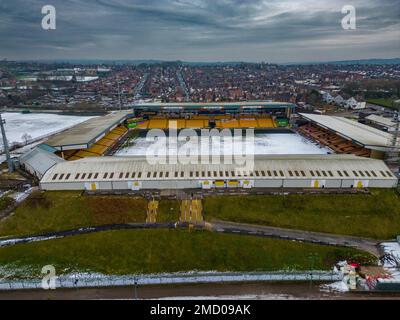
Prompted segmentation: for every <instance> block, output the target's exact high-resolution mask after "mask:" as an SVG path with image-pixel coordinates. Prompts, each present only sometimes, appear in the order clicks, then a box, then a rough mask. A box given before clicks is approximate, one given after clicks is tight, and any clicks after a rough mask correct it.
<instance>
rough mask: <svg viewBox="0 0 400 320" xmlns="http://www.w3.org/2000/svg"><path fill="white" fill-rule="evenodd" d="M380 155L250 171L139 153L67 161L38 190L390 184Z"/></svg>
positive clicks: (266, 163)
mask: <svg viewBox="0 0 400 320" xmlns="http://www.w3.org/2000/svg"><path fill="white" fill-rule="evenodd" d="M397 180H398V179H397V177H396V176H395V175H394V174H393V173H392V172H391V171H390V170H389V168H388V167H387V166H386V164H385V163H384V162H383V161H381V160H376V159H371V158H364V157H357V156H354V155H292V156H289V155H286V156H259V157H257V158H256V159H255V160H254V169H253V170H252V171H246V170H238V168H237V165H235V164H158V165H152V164H149V163H148V161H147V160H146V159H145V158H143V157H99V158H84V159H81V160H76V161H66V162H62V163H58V164H56V165H54V166H53V167H51V168H50V169H49V170H48V171H47V172H46V174H45V175H44V176H43V178H42V180H41V182H40V187H41V189H43V190H141V189H193V188H203V189H210V188H363V187H372V188H394V187H396V186H397Z"/></svg>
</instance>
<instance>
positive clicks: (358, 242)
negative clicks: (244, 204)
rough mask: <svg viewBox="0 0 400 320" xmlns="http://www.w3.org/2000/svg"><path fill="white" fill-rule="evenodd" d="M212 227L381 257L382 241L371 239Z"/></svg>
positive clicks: (214, 223) (236, 226) (223, 224)
mask: <svg viewBox="0 0 400 320" xmlns="http://www.w3.org/2000/svg"><path fill="white" fill-rule="evenodd" d="M210 227H211V230H212V231H215V232H225V233H236V234H246V235H252V236H261V237H271V238H279V239H283V240H296V241H302V242H310V243H315V244H320V245H330V246H341V247H350V248H356V249H360V250H364V251H367V252H369V253H371V254H373V255H374V256H376V257H380V256H381V254H380V252H379V248H378V244H379V243H380V242H382V241H379V240H374V239H369V238H361V237H352V236H343V235H336V234H329V233H320V232H311V231H304V230H295V229H284V228H276V227H268V226H260V225H252V224H243V223H234V222H226V221H212V222H211V224H210Z"/></svg>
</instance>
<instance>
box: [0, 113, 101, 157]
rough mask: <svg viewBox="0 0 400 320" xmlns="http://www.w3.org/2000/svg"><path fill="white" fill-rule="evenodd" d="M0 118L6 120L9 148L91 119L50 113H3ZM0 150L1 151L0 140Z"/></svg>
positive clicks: (1, 144) (0, 142)
mask: <svg viewBox="0 0 400 320" xmlns="http://www.w3.org/2000/svg"><path fill="white" fill-rule="evenodd" d="M1 116H2V118H3V119H5V120H6V125H5V129H6V135H7V139H8V141H9V144H10V146H12V145H15V144H16V143H22V142H25V140H26V139H25V138H27V139H28V140H29V141H32V140H36V139H40V138H44V137H47V136H49V135H51V134H54V133H57V132H59V131H62V130H65V129H67V128H70V127H73V126H74V125H77V124H78V123H81V122H83V121H86V120H88V119H90V118H93V117H81V116H65V115H58V114H50V113H28V114H22V113H3V114H2V115H1ZM1 138H2V137H1ZM0 150H3V140H2V139H1V141H0Z"/></svg>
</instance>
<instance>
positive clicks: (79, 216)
mask: <svg viewBox="0 0 400 320" xmlns="http://www.w3.org/2000/svg"><path fill="white" fill-rule="evenodd" d="M0 204H1V203H0ZM171 208H172V209H171ZM146 210H147V200H145V199H144V198H140V197H132V196H84V195H81V192H75V191H70V192H68V191H60V192H58V191H57V192H36V193H34V194H33V195H32V196H31V197H29V198H28V199H27V200H26V201H25V202H24V203H23V204H22V205H21V206H19V207H18V208H17V210H16V211H15V214H14V215H12V216H11V217H9V218H7V219H4V220H3V221H1V222H0V237H1V236H11V235H18V236H20V235H31V234H37V233H42V232H51V231H61V230H68V229H74V228H81V227H87V226H97V225H106V224H119V223H129V222H131V223H134V222H145V221H146ZM157 218H158V221H159V222H169V221H177V220H178V219H179V204H178V203H177V202H173V201H168V200H165V201H164V200H163V201H161V202H160V207H159V210H158V215H157Z"/></svg>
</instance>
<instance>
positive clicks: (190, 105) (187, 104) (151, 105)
mask: <svg viewBox="0 0 400 320" xmlns="http://www.w3.org/2000/svg"><path fill="white" fill-rule="evenodd" d="M216 107H219V108H241V107H243V108H246V107H249V108H250V107H263V108H294V107H295V105H294V104H292V103H288V102H271V101H238V102H174V103H164V102H151V103H138V104H135V105H134V108H150V109H151V108H166V109H168V108H181V109H186V108H189V109H190V108H194V109H201V108H216Z"/></svg>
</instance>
